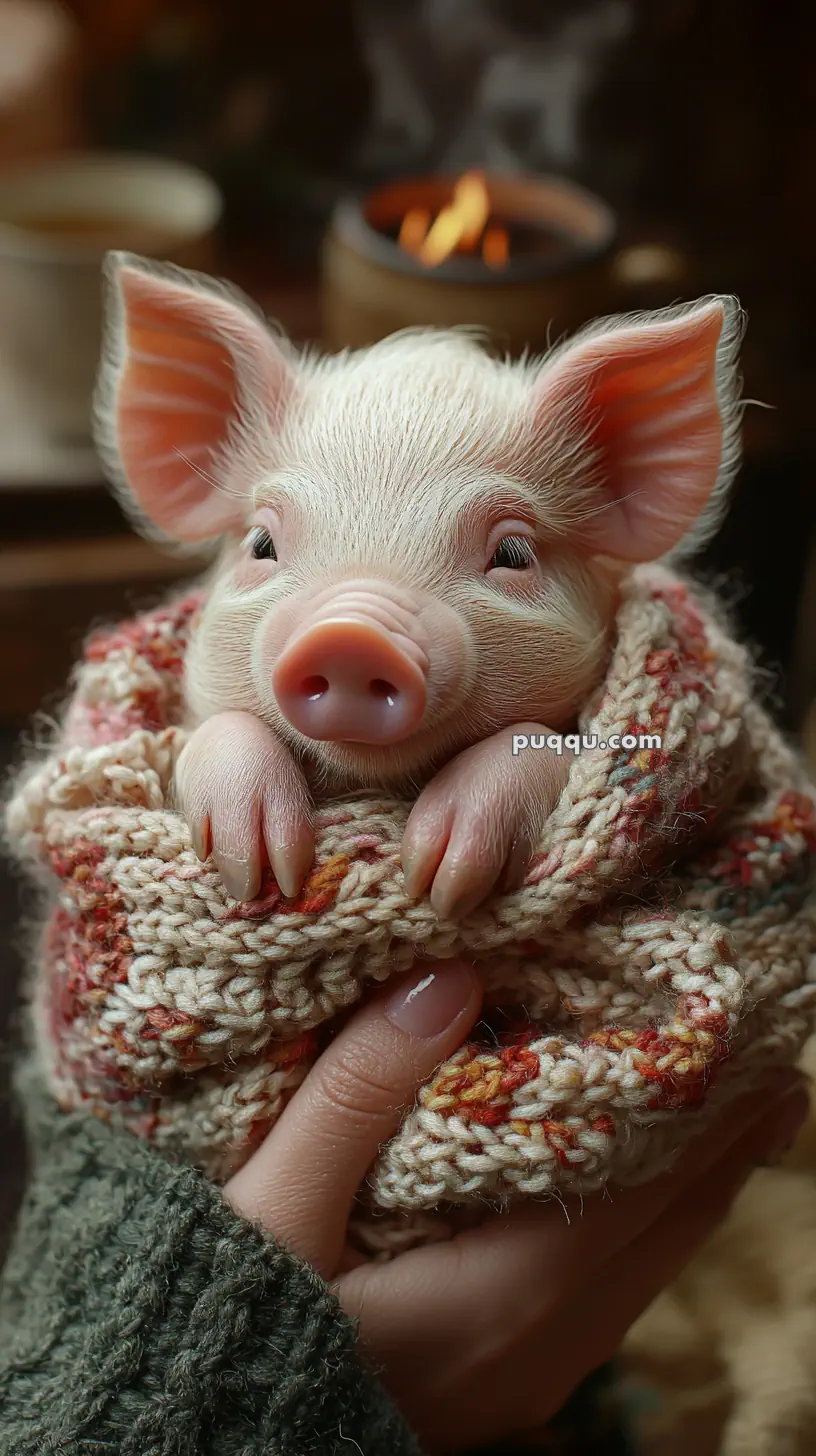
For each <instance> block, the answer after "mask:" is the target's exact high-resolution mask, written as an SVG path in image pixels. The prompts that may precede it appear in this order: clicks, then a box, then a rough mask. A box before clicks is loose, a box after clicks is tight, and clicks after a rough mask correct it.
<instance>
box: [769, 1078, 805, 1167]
mask: <svg viewBox="0 0 816 1456" xmlns="http://www.w3.org/2000/svg"><path fill="white" fill-rule="evenodd" d="M809 1111H810V1097H809V1095H808V1093H807V1092H806V1090H805V1088H804V1087H795V1088H794V1090H793V1091H792V1092H789V1093H788V1095H787V1096H786V1097H784V1098H782V1100H781V1101H780V1102H777V1103H776V1104H775V1106H774V1109H773V1112H770V1113H769V1114H768V1116H767V1117H766V1118H764V1119H763V1121H762V1123H760V1126H759V1127H758V1128H757V1129H756V1133H755V1140H756V1147H757V1155H758V1158H759V1160H760V1162H761V1163H764V1164H765V1165H767V1166H772V1165H773V1164H774V1163H778V1162H779V1160H780V1158H784V1156H785V1154H786V1153H789V1152H790V1150H791V1148H792V1147H793V1145H794V1143H795V1142H796V1139H797V1136H798V1134H799V1130H800V1128H801V1126H802V1123H803V1122H804V1121H805V1119H806V1118H807V1115H808V1113H809Z"/></svg>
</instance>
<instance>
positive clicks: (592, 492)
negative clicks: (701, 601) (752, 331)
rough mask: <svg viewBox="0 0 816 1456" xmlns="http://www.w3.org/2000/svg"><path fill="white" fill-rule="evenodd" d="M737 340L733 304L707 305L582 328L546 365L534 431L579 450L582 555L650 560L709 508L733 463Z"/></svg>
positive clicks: (727, 301) (708, 302)
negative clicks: (583, 460) (574, 442)
mask: <svg viewBox="0 0 816 1456" xmlns="http://www.w3.org/2000/svg"><path fill="white" fill-rule="evenodd" d="M739 336H740V313H739V309H738V306H737V304H736V300H734V299H730V298H718V299H713V300H706V301H705V302H702V303H700V304H697V305H694V306H693V307H691V308H685V309H683V310H676V309H674V310H666V311H665V312H661V313H655V314H653V315H651V316H648V315H646V316H644V317H643V318H641V319H634V320H633V319H621V320H620V321H619V322H617V323H615V322H612V323H611V324H608V325H604V326H602V327H601V329H599V330H596V331H592V330H590V331H589V332H587V333H586V334H584V335H583V336H582V337H579V338H578V339H577V340H575V341H574V342H573V343H571V344H568V345H566V346H565V347H564V349H563V351H562V352H560V353H558V354H557V355H556V356H555V357H554V359H553V360H552V362H551V364H550V365H549V366H548V367H547V368H546V369H545V371H544V373H543V374H542V376H541V379H540V382H539V385H538V388H537V394H536V401H535V409H536V426H537V431H538V433H539V434H540V435H543V434H545V433H547V434H552V433H553V432H555V433H556V434H558V435H561V434H562V432H566V431H569V433H570V434H572V433H573V432H577V435H578V439H579V440H581V441H582V443H583V445H584V447H585V449H586V451H587V456H588V461H589V463H588V466H587V472H586V482H585V487H584V489H583V490H582V491H581V494H585V496H586V499H585V500H581V501H580V502H578V503H577V505H576V511H577V513H578V515H579V521H578V525H577V532H576V534H577V536H578V539H580V541H581V542H582V543H583V545H584V546H585V547H586V548H587V549H589V550H591V551H593V552H596V553H598V554H602V555H605V556H612V557H616V558H618V559H619V560H623V561H650V560H654V559H656V558H657V557H659V556H663V555H664V554H665V553H666V552H668V551H670V550H672V549H673V548H674V547H676V546H677V545H678V544H679V542H680V541H681V540H682V539H683V537H684V536H685V535H686V533H687V532H689V530H690V528H692V527H694V526H695V525H698V524H699V522H700V521H701V519H703V518H704V517H706V518H707V517H708V516H709V515H710V514H711V512H712V510H713V509H714V508H715V507H716V504H717V499H718V497H719V496H720V495H721V494H722V491H723V490H725V489H727V486H728V484H729V478H730V475H731V473H732V472H733V470H734V469H735V467H736V463H737V445H738V437H737V428H738V417H739V410H738V404H737V376H736V358H735V356H736V351H737V347H738V344H739ZM579 483H580V482H579Z"/></svg>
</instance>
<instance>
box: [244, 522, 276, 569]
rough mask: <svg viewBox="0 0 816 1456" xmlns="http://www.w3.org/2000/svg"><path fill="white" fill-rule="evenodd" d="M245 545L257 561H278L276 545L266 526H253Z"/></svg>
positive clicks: (245, 538) (246, 537) (245, 539)
mask: <svg viewBox="0 0 816 1456" xmlns="http://www.w3.org/2000/svg"><path fill="white" fill-rule="evenodd" d="M243 544H244V546H245V547H246V548H247V550H248V551H249V553H250V555H251V556H254V558H255V560H256V561H277V559H278V553H277V551H276V550H275V543H274V541H273V540H272V537H271V536H270V534H269V532H268V531H267V529H266V527H265V526H253V527H252V530H251V531H250V532H249V533H248V534H247V535H246V536H245V537H244V541H243Z"/></svg>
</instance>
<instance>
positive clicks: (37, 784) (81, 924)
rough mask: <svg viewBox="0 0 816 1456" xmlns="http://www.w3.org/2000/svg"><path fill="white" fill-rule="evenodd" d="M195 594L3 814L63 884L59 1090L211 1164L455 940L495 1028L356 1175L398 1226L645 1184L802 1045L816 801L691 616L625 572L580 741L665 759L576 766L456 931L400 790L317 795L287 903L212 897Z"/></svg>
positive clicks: (105, 682)
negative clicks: (329, 798) (528, 858)
mask: <svg viewBox="0 0 816 1456" xmlns="http://www.w3.org/2000/svg"><path fill="white" fill-rule="evenodd" d="M203 591H204V588H201V589H200V590H197V591H194V592H192V593H190V594H188V595H186V596H184V597H182V598H181V599H177V600H175V601H173V602H171V603H170V604H169V605H167V606H166V607H164V608H162V609H160V610H157V611H154V612H151V613H148V614H146V615H143V616H141V617H138V618H136V619H135V620H132V621H128V622H125V623H123V624H122V625H121V626H119V627H117V628H116V629H115V630H113V631H106V632H102V633H100V634H97V635H96V636H94V637H93V638H92V639H91V640H90V642H89V643H88V646H87V648H86V652H85V656H84V660H83V661H82V663H81V665H80V666H79V668H78V671H77V674H76V678H75V683H74V692H73V697H72V699H71V702H70V705H69V707H68V710H67V713H66V716H65V720H64V722H63V724H62V727H61V730H60V735H59V737H58V740H57V741H56V742H55V743H54V744H53V745H52V746H51V748H50V749H49V750H48V751H46V752H45V754H44V756H41V757H40V759H39V760H38V761H37V762H36V763H34V764H32V765H30V766H29V767H28V769H27V770H26V772H25V774H24V775H23V776H22V778H21V780H20V782H19V783H18V785H17V787H16V791H15V793H14V796H13V799H12V800H11V803H10V806H9V810H8V815H7V827H8V833H9V836H10V839H11V842H12V844H13V846H14V847H15V848H16V850H17V852H18V854H19V855H20V856H21V857H22V858H23V859H24V860H25V861H26V862H27V863H28V864H29V865H36V866H38V867H39V870H40V872H41V874H42V875H43V876H44V877H45V879H46V880H48V881H49V882H50V883H51V884H52V885H54V886H55V887H56V891H57V893H56V895H55V897H54V901H53V908H52V910H51V913H50V917H49V920H48V925H47V928H46V930H45V933H44V935H43V939H42V950H41V956H40V965H39V970H38V974H37V977H36V986H35V990H34V993H33V1021H34V1027H35V1034H36V1045H37V1049H38V1055H39V1058H40V1062H41V1065H42V1067H43V1069H44V1072H45V1076H46V1079H47V1082H48V1085H49V1086H50V1087H51V1089H52V1091H53V1093H54V1095H55V1097H56V1099H57V1101H58V1103H59V1104H60V1106H61V1107H63V1108H65V1109H76V1108H80V1107H85V1108H89V1109H91V1110H93V1111H94V1112H95V1113H97V1114H98V1115H99V1116H100V1117H102V1118H104V1119H106V1120H107V1121H109V1122H110V1123H112V1124H115V1125H117V1126H122V1127H125V1128H129V1129H130V1130H131V1131H132V1132H134V1133H136V1134H138V1135H139V1136H141V1137H143V1138H147V1139H149V1140H151V1141H152V1142H153V1143H154V1144H155V1145H156V1146H157V1147H158V1148H159V1149H161V1150H162V1151H163V1152H164V1153H165V1154H166V1155H167V1156H168V1157H170V1158H171V1159H173V1160H177V1161H178V1160H180V1161H185V1162H189V1163H191V1164H193V1165H195V1166H196V1167H197V1168H199V1169H201V1170H202V1171H204V1172H206V1173H207V1174H208V1175H210V1176H211V1177H213V1178H215V1179H216V1180H222V1179H224V1178H226V1177H227V1176H228V1175H229V1173H230V1172H231V1171H233V1170H234V1169H235V1168H236V1167H237V1166H238V1165H239V1164H240V1163H241V1162H242V1161H243V1160H244V1159H245V1158H246V1156H247V1155H248V1153H249V1152H250V1151H251V1150H252V1148H254V1147H255V1146H256V1145H257V1144H258V1142H259V1140H260V1139H261V1138H262V1137H263V1135H264V1134H265V1132H266V1131H267V1130H268V1129H269V1128H270V1126H271V1125H272V1124H273V1123H274V1121H275V1119H276V1118H277V1117H278V1116H279V1114H280V1112H281V1109H282V1108H283V1106H284V1105H285V1102H286V1099H287V1098H288V1097H289V1096H290V1095H291V1093H292V1091H293V1089H294V1088H295V1087H296V1086H297V1085H298V1084H299V1082H300V1081H301V1080H302V1078H303V1077H304V1075H305V1073H306V1071H307V1070H308V1068H309V1066H310V1065H311V1064H312V1062H313V1060H314V1058H315V1056H316V1054H317V1052H318V1050H319V1047H320V1038H321V1034H322V1032H323V1031H324V1030H325V1027H326V1026H327V1025H329V1024H330V1023H331V1019H332V1018H333V1017H334V1016H335V1015H336V1014H337V1013H339V1012H341V1011H342V1010H343V1009H344V1008H346V1007H348V1006H350V1005H351V1004H352V1003H353V1002H355V1001H356V1000H357V999H358V998H359V997H360V996H361V995H363V994H364V993H365V991H366V989H367V988H368V987H370V986H371V984H372V983H374V982H378V981H382V980H384V979H385V978H387V977H388V976H391V975H393V974H394V973H398V972H400V971H402V970H404V969H405V968H406V967H407V966H408V965H409V964H410V962H411V961H412V959H413V957H414V956H415V955H416V954H417V953H418V952H424V953H426V954H428V955H433V956H450V955H454V954H457V953H463V954H466V955H468V956H469V957H471V958H472V959H474V960H475V962H476V963H477V965H478V966H479V968H480V970H481V971H482V973H483V976H484V981H485V985H486V1006H487V1018H488V1022H489V1028H487V1029H486V1028H484V1027H482V1028H481V1029H480V1032H479V1037H478V1038H474V1040H473V1041H472V1042H471V1043H469V1044H468V1045H467V1046H465V1047H463V1048H462V1049H461V1050H460V1051H459V1052H458V1053H457V1054H456V1055H455V1056H453V1057H452V1058H451V1059H450V1060H449V1061H448V1062H447V1063H446V1064H445V1065H444V1066H442V1067H441V1068H440V1069H439V1070H438V1072H437V1074H436V1075H435V1077H434V1078H433V1079H432V1081H431V1082H430V1084H429V1085H427V1086H426V1087H425V1088H424V1089H423V1090H422V1092H421V1094H420V1096H419V1099H418V1103H417V1106H416V1107H415V1109H414V1110H413V1111H411V1112H410V1113H409V1115H408V1116H407V1118H406V1119H405V1121H404V1124H403V1126H402V1128H401V1130H400V1131H399V1133H398V1134H397V1136H396V1137H395V1138H394V1139H393V1140H392V1142H391V1143H390V1144H389V1145H388V1146H387V1147H386V1148H385V1149H384V1150H383V1152H382V1155H381V1158H380V1160H379V1162H378V1164H377V1166H376V1168H375V1169H374V1171H373V1173H372V1178H371V1184H370V1195H369V1196H370V1199H371V1202H372V1204H373V1205H374V1206H375V1207H377V1208H379V1209H380V1210H388V1209H390V1210H398V1211H399V1212H400V1214H401V1215H404V1214H405V1213H406V1212H411V1213H412V1216H413V1217H414V1219H417V1218H418V1219H420V1221H421V1220H422V1219H424V1218H425V1216H426V1213H427V1211H428V1210H434V1209H436V1208H437V1207H438V1206H439V1205H440V1204H443V1203H446V1202H452V1203H459V1204H467V1203H473V1202H474V1200H484V1199H485V1198H494V1199H495V1198H499V1199H506V1198H513V1197H518V1196H524V1195H539V1196H540V1195H543V1194H548V1193H551V1192H553V1191H558V1190H562V1191H566V1190H570V1191H589V1190H592V1189H595V1188H598V1187H599V1186H601V1185H602V1184H603V1183H604V1182H605V1181H606V1180H608V1179H610V1178H612V1179H614V1180H616V1181H618V1182H624V1183H630V1182H633V1181H640V1180H643V1179H646V1178H648V1177H651V1176H653V1175H654V1174H656V1173H657V1172H659V1171H660V1170H662V1169H663V1168H665V1167H666V1166H667V1165H668V1163H669V1162H670V1161H671V1159H672V1158H673V1157H674V1156H675V1154H676V1153H677V1151H678V1150H679V1149H680V1148H681V1147H682V1146H683V1144H684V1143H685V1142H686V1141H687V1140H688V1138H689V1137H690V1136H692V1135H693V1134H694V1133H695V1132H696V1131H697V1130H698V1129H699V1128H700V1126H701V1125H702V1123H704V1121H705V1119H706V1118H707V1117H709V1116H710V1115H711V1113H712V1112H713V1111H714V1110H715V1109H716V1108H717V1107H718V1106H719V1105H720V1104H721V1102H722V1101H723V1099H724V1098H726V1097H728V1096H730V1095H733V1094H734V1093H735V1092H737V1091H739V1090H741V1089H742V1088H744V1087H745V1086H746V1085H747V1084H750V1083H751V1082H752V1080H755V1079H756V1076H757V1074H758V1073H759V1072H760V1070H762V1069H764V1068H766V1067H767V1066H769V1065H770V1064H773V1063H781V1062H789V1061H792V1060H794V1059H795V1057H796V1056H797V1054H798V1051H799V1049H800V1047H801V1045H802V1043H803V1041H804V1038H805V1036H806V1035H807V1033H808V1030H809V1028H810V1024H811V1017H812V1012H813V1007H814V999H815V998H816V962H814V952H815V951H816V913H815V912H814V897H813V893H812V885H813V867H814V856H815V855H816V794H814V791H813V790H812V788H811V787H810V785H809V782H808V780H807V777H806V774H805V772H804V769H803V767H802V765H801V764H800V762H799V760H798V758H797V756H796V754H795V753H794V752H793V750H792V749H790V748H789V747H788V745H787V744H786V743H785V741H784V740H783V738H782V737H781V735H780V734H779V733H778V731H777V730H776V729H775V728H774V726H773V724H772V722H771V720H770V718H769V717H768V716H767V714H766V713H765V711H764V710H763V708H762V707H761V706H760V705H759V703H758V702H757V700H756V698H755V696H754V693H753V683H752V671H751V664H750V661H749V658H748V655H747V654H746V652H745V651H744V650H743V649H742V648H741V647H739V646H738V645H737V644H736V643H735V642H734V641H733V639H732V637H731V636H730V634H729V632H728V630H727V629H726V627H725V626H724V625H723V623H722V621H721V620H720V613H719V611H718V609H717V608H716V605H715V604H713V603H712V602H709V601H708V600H707V599H705V598H704V597H703V596H702V595H701V594H700V593H698V592H696V591H695V590H694V589H692V588H691V587H690V586H689V584H688V583H686V582H685V581H683V580H681V579H679V578H678V577H676V576H675V575H673V574H671V573H669V572H668V571H666V570H665V569H663V568H662V567H648V568H645V567H644V568H638V569H636V570H635V571H634V572H632V574H631V576H630V578H629V579H628V584H627V586H626V587H625V589H624V593H623V598H622V602H621V606H620V610H619V615H618V621H617V635H616V644H615V646H614V649H613V652H612V657H611V661H610V664H609V668H608V672H607V676H606V679H605V682H604V684H603V687H602V689H601V690H600V691H599V693H598V694H597V695H596V697H595V699H594V701H593V702H592V703H590V704H588V705H587V707H586V710H585V712H584V713H583V715H582V720H581V727H582V729H583V731H584V732H585V733H592V734H596V735H597V737H598V739H599V740H600V742H601V743H606V741H607V740H608V739H609V738H610V737H611V735H614V734H621V735H623V734H632V735H642V734H657V735H660V736H661V740H662V742H661V746H660V747H652V748H642V747H638V748H635V749H626V748H608V749H606V750H604V749H601V748H598V749H597V750H595V751H593V752H584V753H583V754H580V755H578V756H577V757H576V758H575V759H574V760H573V761H572V764H571V768H570V775H569V780H568V782H567V784H566V787H565V789H564V791H563V793H562V795H561V798H560V800H559V802H558V805H557V806H556V808H555V810H554V811H553V813H552V815H551V816H550V818H549V820H548V822H547V824H546V827H545V829H544V832H543V837H542V841H541V844H540V846H539V851H538V853H537V855H536V858H535V861H534V863H533V866H532V869H531V871H530V873H529V875H528V877H527V880H526V883H525V884H524V886H523V887H522V888H521V889H520V890H518V891H516V892H514V893H512V894H505V895H494V896H493V897H492V898H491V899H490V901H489V902H488V903H486V904H485V905H484V906H482V907H481V908H480V909H479V910H477V911H475V912H474V913H473V914H471V915H470V916H469V917H468V918H467V920H466V921H464V922H463V923H462V924H461V925H459V926H456V925H453V924H450V923H445V922H442V921H440V920H439V919H438V918H437V917H436V915H435V914H434V912H433V910H432V909H431V906H430V903H429V901H428V900H427V899H423V900H421V901H419V902H414V901H411V900H409V899H408V897H407V896H406V894H405V892H404V887H403V881H402V875H401V871H400V862H399V848H400V839H401V835H402V830H403V827H404V824H405V821H406V817H407V814H408V811H409V808H410V806H409V805H407V804H404V803H400V802H397V801H395V800H393V799H387V798H384V797H371V796H369V797H365V798H360V799H354V800H344V801H342V802H340V803H332V804H327V805H324V806H322V807H321V808H320V809H319V811H318V815H317V856H316V861H315V865H314V868H313V870H312V871H311V873H310V874H309V876H308V878H307V881H306V883H305V885H304V888H303V891H302V893H301V894H300V895H299V896H298V897H297V899H296V900H289V901H287V900H285V899H283V898H282V896H281V894H280V892H279V890H278V887H277V885H276V884H275V882H274V880H273V879H271V878H269V879H268V880H267V882H266V883H265V884H264V886H263V890H262V893H261V896H260V898H259V899H258V900H257V901H256V902H253V903H249V904H239V903H236V901H235V900H233V899H231V898H230V896H229V895H228V894H227V892H226V891H225V889H224V888H223V886H222V884H221V881H220V877H219V875H218V873H217V871H216V869H215V867H214V865H213V864H212V863H211V862H209V863H207V864H206V865H202V864H201V863H200V862H199V861H198V859H197V858H196V855H195V853H194V851H193V848H192V845H191V841H190V836H189V833H188V830H187V827H186V824H185V822H184V820H183V819H182V817H181V815H180V814H179V813H178V811H177V809H176V808H175V807H174V803H173V785H172V781H173V769H174V764H175V762H176V760H177V758H178V755H179V753H180V751H181V748H182V747H183V745H184V743H185V742H186V741H187V737H188V732H187V730H186V729H185V727H184V726H183V699H182V671H183V662H184V654H185V647H186V644H187V642H188V640H189V637H190V634H191V632H193V631H194V630H195V623H196V616H197V612H198V610H199V608H200V605H201V602H202V599H203V597H202V593H203ZM482 1032H484V1034H483V1035H482ZM385 1222H386V1224H387V1223H388V1220H386V1221H385Z"/></svg>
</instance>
